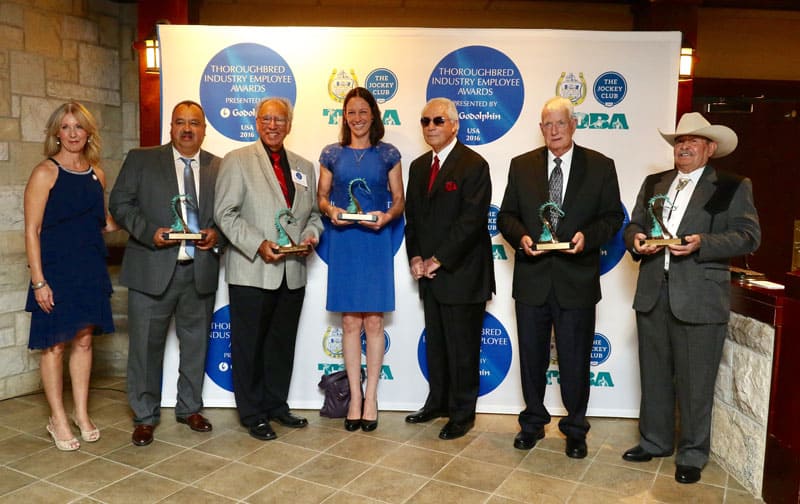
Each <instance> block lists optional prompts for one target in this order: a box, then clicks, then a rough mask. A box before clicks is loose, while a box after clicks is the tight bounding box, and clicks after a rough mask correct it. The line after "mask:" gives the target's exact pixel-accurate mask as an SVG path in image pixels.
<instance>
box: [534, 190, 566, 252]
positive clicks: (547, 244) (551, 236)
mask: <svg viewBox="0 0 800 504" xmlns="http://www.w3.org/2000/svg"><path fill="white" fill-rule="evenodd" d="M551 213H556V214H558V216H559V217H564V211H563V210H561V208H560V207H559V206H558V203H556V202H554V201H548V202H547V203H545V204H544V205H542V206H540V207H539V220H541V221H542V234H541V235H539V241H538V242H536V243H534V244H533V246H532V247H531V248H532V249H533V250H568V249H571V248H572V247H574V244H573V243H572V242H571V241H568V242H560V241H558V238H557V237H556V233H555V231H554V230H553V225H552V224H551V223H550V221H549V220H548V218H547V216H548V215H550V214H551Z"/></svg>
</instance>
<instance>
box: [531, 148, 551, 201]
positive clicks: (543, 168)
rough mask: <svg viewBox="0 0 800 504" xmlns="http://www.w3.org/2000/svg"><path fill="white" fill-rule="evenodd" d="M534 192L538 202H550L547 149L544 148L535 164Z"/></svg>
mask: <svg viewBox="0 0 800 504" xmlns="http://www.w3.org/2000/svg"><path fill="white" fill-rule="evenodd" d="M532 181H533V190H534V191H535V194H534V197H535V198H536V201H541V202H542V204H544V203H547V202H548V201H550V183H549V178H548V177H547V148H546V147H545V148H542V149H541V150H540V151H539V153H538V157H536V158H535V159H534V162H533V178H532Z"/></svg>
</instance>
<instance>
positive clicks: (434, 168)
mask: <svg viewBox="0 0 800 504" xmlns="http://www.w3.org/2000/svg"><path fill="white" fill-rule="evenodd" d="M438 174H439V156H433V165H432V166H431V178H430V180H428V192H431V189H432V188H433V183H434V181H436V175H438Z"/></svg>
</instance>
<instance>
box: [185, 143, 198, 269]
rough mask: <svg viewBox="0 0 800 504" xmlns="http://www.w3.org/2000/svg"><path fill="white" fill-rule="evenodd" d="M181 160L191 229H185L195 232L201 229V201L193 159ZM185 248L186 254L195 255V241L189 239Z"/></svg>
mask: <svg viewBox="0 0 800 504" xmlns="http://www.w3.org/2000/svg"><path fill="white" fill-rule="evenodd" d="M181 161H183V164H184V166H183V192H184V194H186V196H188V198H187V199H188V200H190V201H185V202H184V205H183V206H184V208H185V209H186V215H185V217H186V225H188V226H189V229H186V230H185V231H186V232H187V233H194V232H197V231H199V230H200V218H199V216H198V214H197V209H198V205H199V202H198V201H197V190H196V189H195V187H194V172H192V160H191V159H187V158H184V157H182V158H181ZM184 248H185V250H186V254H187V255H188V256H189V257H194V242H193V241H191V240H187V241H186V242H185V244H184Z"/></svg>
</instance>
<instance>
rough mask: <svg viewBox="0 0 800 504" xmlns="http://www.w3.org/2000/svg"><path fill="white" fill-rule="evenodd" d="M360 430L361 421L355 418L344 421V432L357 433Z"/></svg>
mask: <svg viewBox="0 0 800 504" xmlns="http://www.w3.org/2000/svg"><path fill="white" fill-rule="evenodd" d="M360 428H361V419H360V418H356V419H355V420H350V419H349V418H345V419H344V430H346V431H350V432H353V431H357V430H358V429H360Z"/></svg>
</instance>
